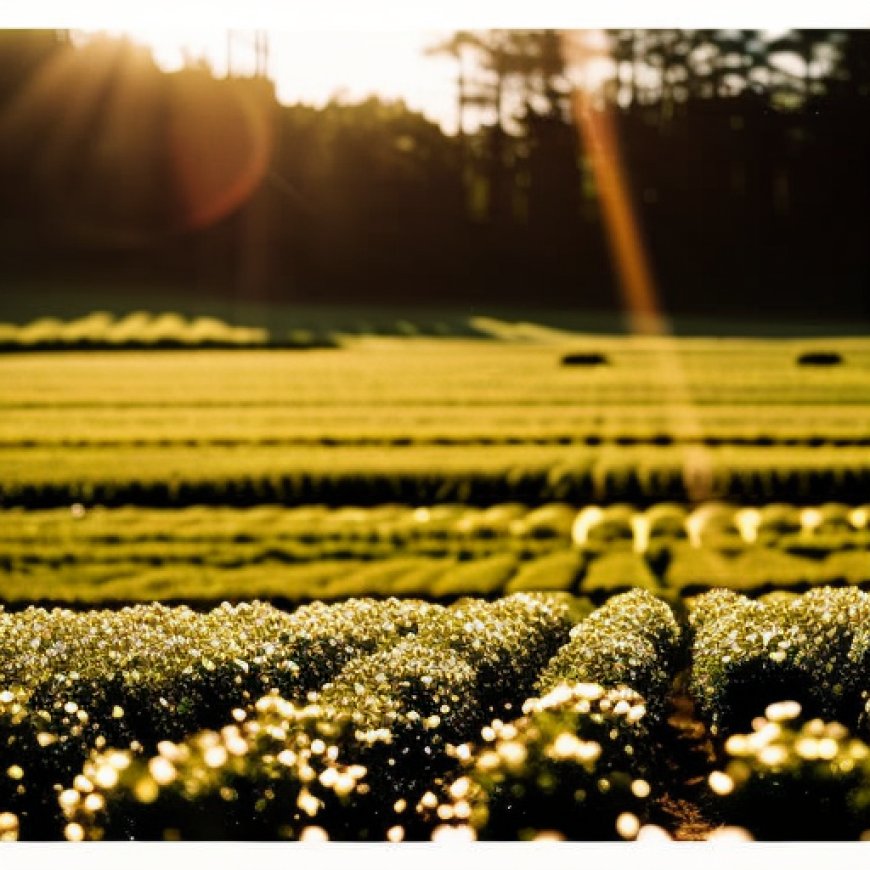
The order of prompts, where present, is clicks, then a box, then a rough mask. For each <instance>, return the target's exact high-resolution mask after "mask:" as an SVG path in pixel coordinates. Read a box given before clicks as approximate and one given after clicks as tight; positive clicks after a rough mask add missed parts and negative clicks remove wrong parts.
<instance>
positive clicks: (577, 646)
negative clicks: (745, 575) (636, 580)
mask: <svg viewBox="0 0 870 870" xmlns="http://www.w3.org/2000/svg"><path fill="white" fill-rule="evenodd" d="M681 652H682V632H681V630H680V627H679V625H678V623H677V620H676V618H675V617H674V614H673V611H672V610H671V608H670V607H669V606H668V605H667V604H665V603H664V602H663V601H661V600H659V599H658V598H656V597H655V596H654V595H652V594H651V593H649V592H647V591H645V590H642V589H638V590H633V591H632V592H626V593H624V594H622V595H616V596H614V597H613V598H611V599H610V600H609V601H608V602H607V603H606V604H605V605H604V606H602V607H599V608H598V609H597V610H596V611H594V612H593V613H592V614H591V615H590V616H588V617H587V618H586V619H585V620H583V622H581V623H579V624H578V625H577V626H575V627H574V628H573V629H571V634H570V639H569V641H568V642H567V643H566V644H565V645H564V646H563V647H562V648H561V649H560V650H559V651H558V652H557V653H556V655H555V656H554V657H553V658H552V659H551V660H550V662H549V663H548V664H547V666H546V668H545V669H544V671H543V672H542V674H541V676H540V679H539V681H538V687H539V689H540V690H541V691H543V692H548V691H550V690H551V689H553V688H555V687H556V686H558V685H560V684H562V683H569V684H571V683H597V684H600V685H603V686H607V687H616V686H627V687H629V688H631V689H634V690H635V691H636V692H638V693H639V694H640V695H641V696H642V697H643V698H644V699H645V701H646V704H647V707H648V708H649V711H650V718H651V719H652V720H653V721H655V720H658V719H660V718H661V717H662V716H663V714H664V710H665V701H666V698H667V695H668V693H669V691H670V687H671V684H672V682H673V680H674V677H675V676H676V672H677V669H678V668H679V667H680V665H681V663H682V662H681Z"/></svg>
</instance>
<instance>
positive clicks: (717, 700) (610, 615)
mask: <svg viewBox="0 0 870 870" xmlns="http://www.w3.org/2000/svg"><path fill="white" fill-rule="evenodd" d="M128 321H129V318H128V320H127V321H124V320H120V321H117V322H115V321H111V320H107V319H106V318H105V317H102V318H100V317H96V316H95V317H93V318H91V319H90V320H88V319H87V318H86V319H85V323H84V326H83V325H82V323H81V322H78V323H76V324H75V325H74V327H75V328H73V325H70V324H63V323H60V322H49V323H47V324H46V323H45V322H41V325H40V326H39V327H38V328H37V327H34V326H33V325H31V326H29V327H28V326H22V327H16V330H17V331H10V330H7V332H6V333H2V331H0V340H2V341H3V342H5V344H4V348H3V349H4V350H5V351H7V352H5V353H3V354H0V385H2V387H0V608H2V609H0V838H2V839H7V840H12V839H25V840H35V839H64V838H65V839H68V840H84V839H87V840H95V839H113V840H114V839H130V838H133V839H147V840H151V839H243V840H247V839H254V840H257V839H266V840H274V839H290V840H315V839H324V838H329V839H343V840H387V841H400V840H429V839H442V838H444V839H447V838H451V837H453V838H456V839H463V840H469V839H482V840H487V839H489V840H514V839H538V838H540V839H553V838H557V839H569V840H611V839H613V840H635V839H638V840H645V839H651V840H652V839H659V840H662V839H680V840H687V839H695V840H699V839H716V838H719V837H729V836H730V837H736V838H743V839H750V838H755V839H773V840H775V839H785V840H789V839H801V838H806V839H834V840H838V839H858V838H861V837H865V838H866V837H867V836H870V694H868V693H870V653H868V650H870V640H868V637H867V626H868V625H870V603H868V601H870V341H868V340H867V339H860V338H814V339H800V340H796V339H764V340H763V339H748V338H745V339H744V338H741V339H737V338H734V339H701V338H680V339H675V338H665V337H657V338H653V337H627V336H622V337H616V336H600V335H591V334H579V333H576V334H575V333H569V332H567V331H564V330H559V329H555V328H551V327H540V326H534V325H532V324H510V323H504V322H501V321H496V320H492V319H486V318H478V319H477V320H476V321H475V323H474V328H473V329H472V328H469V329H468V330H466V331H462V330H460V329H458V328H456V329H454V328H452V327H451V328H449V329H448V328H445V329H444V330H443V331H442V330H435V329H434V328H433V329H431V330H425V329H422V328H416V327H415V328H414V329H413V330H410V329H409V330H407V336H408V337H396V336H360V335H356V334H349V333H341V332H339V331H338V330H336V331H329V332H328V333H326V332H323V333H322V334H321V333H317V332H310V333H309V338H310V340H308V339H305V340H303V336H301V334H300V335H297V336H296V339H293V340H291V339H289V338H288V337H287V336H284V339H283V341H284V345H283V346H282V347H278V346H276V343H275V342H273V341H271V340H270V339H268V337H264V336H263V335H261V334H260V333H257V334H253V333H252V334H247V333H244V332H233V330H234V329H236V328H235V327H226V325H225V324H223V325H221V324H219V323H218V324H216V323H208V322H207V321H204V320H203V319H200V320H198V321H191V322H184V321H180V320H171V319H166V318H164V319H163V320H161V319H160V318H151V319H148V318H145V319H144V320H143V319H142V318H140V319H139V321H134V322H133V323H132V326H131V324H130V323H129V322H128ZM134 327H135V328H134ZM222 327H226V328H225V329H222ZM40 329H41V330H42V332H40ZM88 329H90V330H91V331H90V332H88ZM125 329H126V332H125V331H124V330H125ZM137 329H138V330H139V332H138V333H137V331H136V330H137ZM28 330H29V332H28ZM100 330H102V331H100ZM149 330H150V332H149ZM161 330H162V332H161ZM173 330H174V332H173ZM143 334H144V335H145V338H144V339H143V338H142V335H143ZM327 335H328V339H329V340H328V341H327V340H325V339H324V340H323V341H321V340H320V338H323V337H325V336H327ZM411 335H414V336H415V337H410V336H411ZM149 336H150V337H149ZM155 336H157V337H156V338H155ZM311 336H314V337H313V338H311ZM24 345H26V347H25V346H24ZM146 346H150V347H151V348H152V349H150V350H145V349H143V348H145V347H146ZM70 347H75V348H77V349H74V350H73V349H69V348H70ZM182 347H184V348H186V349H181V348H182ZM86 348H87V349H86ZM110 348H111V349H110ZM762 806H763V807H765V808H766V811H765V812H763V813H762V812H759V807H762Z"/></svg>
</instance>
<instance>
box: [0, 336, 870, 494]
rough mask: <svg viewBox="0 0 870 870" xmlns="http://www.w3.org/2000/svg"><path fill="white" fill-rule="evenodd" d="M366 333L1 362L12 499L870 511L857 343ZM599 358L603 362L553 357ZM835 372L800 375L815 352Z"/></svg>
mask: <svg viewBox="0 0 870 870" xmlns="http://www.w3.org/2000/svg"><path fill="white" fill-rule="evenodd" d="M565 336H566V333H553V332H552V331H545V333H544V335H543V336H539V337H538V339H537V340H535V341H532V340H531V339H527V340H525V341H484V340H478V341H473V340H460V339H440V340H434V339H356V340H353V341H350V342H349V343H348V344H347V346H346V347H344V348H342V349H338V350H320V351H319V350H311V351H305V352H282V351H229V352H227V351H198V352H197V353H189V352H187V353H185V352H174V351H164V352H156V353H155V352H151V353H145V352H135V351H128V352H124V353H118V352H110V353H106V352H96V351H92V352H86V353H69V354H62V355H58V354H55V353H51V354H38V353H31V354H23V355H14V354H13V355H7V356H5V357H3V358H0V379H2V383H3V391H2V396H0V412H2V416H0V487H2V489H0V495H2V500H3V504H5V505H7V506H15V505H22V506H33V507H37V506H43V507H48V506H54V505H63V504H69V503H71V502H74V501H81V502H83V503H86V504H87V503H104V504H115V505H121V504H137V503H139V504H153V505H183V504H201V503H215V504H257V503H262V502H264V501H265V502H281V503H288V504H294V503H295V504H304V503H310V502H312V501H314V502H318V501H322V502H327V503H330V504H333V505H336V506H338V505H347V504H378V503H383V502H390V501H399V502H405V503H412V504H413V503H416V504H427V503H432V502H440V501H462V502H466V503H475V504H495V503H498V502H504V501H514V500H517V501H522V502H525V503H529V504H536V503H543V502H546V501H558V500H567V501H571V502H574V503H577V504H582V503H586V502H589V501H603V502H612V501H620V500H626V501H635V502H640V503H643V504H651V503H655V502H657V501H661V500H663V499H678V500H700V499H702V498H727V499H734V500H736V501H738V502H746V503H755V504H763V503H765V502H767V501H773V500H777V499H783V500H791V501H796V502H803V503H812V502H816V503H821V502H824V501H829V500H837V499H843V500H847V501H860V500H861V498H862V494H863V493H865V492H866V491H867V486H868V482H870V436H868V432H870V343H868V342H867V341H866V340H861V339H843V338H841V339H829V340H821V339H819V340H813V341H811V342H810V341H808V340H801V341H785V340H782V341H774V340H767V341H762V340H742V339H741V340H737V339H734V340H724V339H720V340H712V339H709V340H705V339H680V340H676V339H670V340H667V339H649V338H612V337H611V338H602V337H597V338H593V337H589V336H576V337H574V338H570V339H568V338H566V337H565ZM590 349H592V350H594V351H596V352H599V353H601V354H603V355H604V356H605V358H606V360H607V362H606V364H605V365H600V366H594V367H568V366H562V365H560V360H561V358H562V356H563V355H565V354H566V353H571V352H577V351H584V350H587V351H588V350H590ZM819 349H823V350H832V351H834V352H836V353H839V354H840V355H841V357H842V360H843V361H842V363H841V364H840V365H837V366H832V367H824V368H821V367H820V368H813V367H807V366H801V365H799V364H798V362H797V359H798V357H799V356H800V355H801V354H802V353H805V352H807V351H808V350H809V351H812V350H819Z"/></svg>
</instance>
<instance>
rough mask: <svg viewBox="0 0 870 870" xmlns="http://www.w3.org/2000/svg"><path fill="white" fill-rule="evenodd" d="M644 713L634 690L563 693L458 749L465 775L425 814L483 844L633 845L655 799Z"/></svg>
mask: <svg viewBox="0 0 870 870" xmlns="http://www.w3.org/2000/svg"><path fill="white" fill-rule="evenodd" d="M644 716H645V707H644V703H643V699H642V698H641V697H640V696H639V695H637V693H635V692H632V691H631V690H630V689H604V688H603V687H602V686H600V685H594V684H584V685H574V686H571V687H568V686H564V685H563V686H558V687H557V688H555V689H554V690H553V691H552V692H550V693H549V694H548V695H546V696H544V697H542V698H534V699H530V700H529V701H527V702H526V704H524V706H523V716H522V717H521V718H519V719H517V720H516V721H514V722H510V723H504V722H502V721H500V720H498V721H495V722H493V723H492V724H491V725H490V726H488V727H486V728H484V729H483V730H482V742H481V744H480V745H479V746H478V747H477V748H476V750H475V751H474V752H472V751H471V747H470V746H468V745H465V746H460V747H459V749H458V750H457V754H458V755H460V757H461V758H463V759H464V762H463V766H462V768H461V770H460V774H459V775H458V776H457V777H456V778H454V779H453V781H452V782H451V783H450V785H449V787H448V788H447V789H446V790H445V794H444V797H443V799H442V800H441V802H440V804H439V803H438V801H437V798H436V796H435V795H434V794H433V793H429V794H427V795H424V797H423V799H422V800H421V802H420V804H419V806H418V809H419V810H420V811H421V812H422V813H427V811H428V812H429V814H430V815H431V816H432V817H436V818H437V819H439V820H442V821H445V822H449V823H450V824H451V825H455V826H460V827H462V828H465V829H470V831H471V832H472V835H473V836H474V837H475V838H479V839H482V840H516V839H520V840H531V839H536V838H539V837H546V838H550V839H552V838H554V837H555V838H558V839H570V840H618V839H633V837H634V835H635V834H636V833H637V829H638V828H639V827H640V824H641V823H642V822H643V821H644V820H645V819H646V817H647V815H648V805H649V803H648V798H649V796H650V792H651V788H650V785H649V783H648V782H647V781H646V780H645V779H643V776H644V775H645V770H646V764H645V756H646V753H647V750H648V747H649V735H648V733H647V731H646V728H645V724H644Z"/></svg>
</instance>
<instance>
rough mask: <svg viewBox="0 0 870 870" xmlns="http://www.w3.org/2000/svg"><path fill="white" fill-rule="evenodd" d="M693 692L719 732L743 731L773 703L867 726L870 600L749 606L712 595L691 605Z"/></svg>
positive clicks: (837, 596)
mask: <svg viewBox="0 0 870 870" xmlns="http://www.w3.org/2000/svg"><path fill="white" fill-rule="evenodd" d="M689 622H690V626H691V631H692V634H693V640H692V651H691V660H692V666H691V676H690V691H691V693H692V695H693V697H694V699H695V701H696V703H697V705H698V709H699V711H700V712H701V714H702V715H703V716H704V718H705V719H706V720H707V721H708V722H709V724H710V727H711V730H712V731H713V732H714V733H720V734H727V733H730V732H732V731H734V730H735V729H738V728H743V727H746V726H747V725H748V724H749V723H750V722H751V721H752V719H753V718H754V717H756V716H758V715H760V714H761V711H762V710H763V709H764V708H765V706H766V705H767V704H769V703H772V702H776V701H780V700H784V699H788V700H793V701H796V702H799V703H800V704H801V705H802V706H803V707H804V710H805V711H806V714H807V715H809V716H821V717H824V718H828V719H838V720H840V721H842V722H844V723H845V724H847V725H849V726H852V727H854V726H856V725H857V724H858V723H859V720H861V721H863V720H862V713H863V710H864V705H865V703H866V701H867V697H868V689H870V655H868V648H870V647H868V643H867V634H868V628H867V626H868V623H870V595H868V594H867V593H865V592H861V591H860V590H858V589H854V588H830V587H825V588H821V589H814V590H811V591H810V592H807V593H805V594H803V595H798V596H784V597H780V596H774V597H772V598H769V599H766V600H757V601H754V600H751V599H748V598H746V597H744V596H741V595H739V594H737V593H735V592H731V591H728V590H715V591H712V592H708V593H706V594H704V595H701V596H699V597H698V598H697V599H695V601H694V602H693V606H692V608H691V612H690V616H689Z"/></svg>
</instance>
